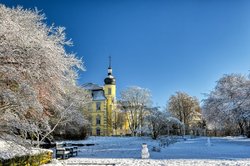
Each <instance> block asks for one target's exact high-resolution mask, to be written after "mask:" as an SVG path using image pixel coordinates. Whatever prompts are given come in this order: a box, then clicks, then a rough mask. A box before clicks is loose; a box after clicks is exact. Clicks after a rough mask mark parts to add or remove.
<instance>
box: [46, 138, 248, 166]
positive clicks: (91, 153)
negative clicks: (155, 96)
mask: <svg viewBox="0 0 250 166" xmlns="http://www.w3.org/2000/svg"><path fill="white" fill-rule="evenodd" d="M207 140H208V138H206V137H200V138H195V139H187V140H186V141H184V140H182V141H180V142H177V143H175V144H171V145H170V146H168V147H165V148H161V151H160V152H153V151H152V148H153V146H159V141H156V140H152V139H151V138H148V137H90V138H89V139H88V140H83V141H78V142H77V143H94V144H96V145H95V146H88V147H86V146H84V147H79V151H80V152H79V155H78V156H77V157H73V158H70V159H67V160H60V161H54V163H52V164H50V165H91V166H92V165H99V166H100V164H101V165H116V166H120V165H121V166H123V165H124V166H125V165H128V166H129V165H130V166H133V165H134V166H139V165H142V166H144V165H145V166H146V165H148V166H149V165H161V166H163V165H243V166H245V165H249V166H250V139H245V138H241V137H236V138H235V137H224V138H211V139H210V140H211V146H208V145H207V143H208V141H207ZM142 143H147V144H148V148H149V151H150V159H147V160H143V159H140V157H141V145H142Z"/></svg>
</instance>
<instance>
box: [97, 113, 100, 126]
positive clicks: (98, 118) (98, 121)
mask: <svg viewBox="0 0 250 166" xmlns="http://www.w3.org/2000/svg"><path fill="white" fill-rule="evenodd" d="M100 124H101V116H100V115H97V117H96V125H100Z"/></svg>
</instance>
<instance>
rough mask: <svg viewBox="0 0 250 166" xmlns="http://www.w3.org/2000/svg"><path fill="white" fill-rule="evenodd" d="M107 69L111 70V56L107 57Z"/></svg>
mask: <svg viewBox="0 0 250 166" xmlns="http://www.w3.org/2000/svg"><path fill="white" fill-rule="evenodd" d="M109 69H111V56H109Z"/></svg>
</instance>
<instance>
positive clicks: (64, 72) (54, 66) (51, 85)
mask: <svg viewBox="0 0 250 166" xmlns="http://www.w3.org/2000/svg"><path fill="white" fill-rule="evenodd" d="M44 20H45V16H44V15H43V14H41V13H40V12H39V11H37V10H26V9H23V8H22V7H17V8H7V7H5V6H4V5H0V84H1V86H0V111H1V112H0V114H1V117H0V118H1V120H0V128H1V131H0V132H6V133H9V134H16V135H18V136H21V137H23V138H37V141H38V142H39V141H40V139H41V138H42V140H44V139H45V137H47V136H48V133H51V131H52V129H53V128H51V126H50V124H49V122H50V119H51V117H53V116H54V115H55V114H56V115H58V114H59V115H61V116H59V117H61V118H59V121H61V120H60V119H63V118H62V117H67V116H69V117H67V119H73V118H70V117H71V116H75V115H76V114H78V113H76V114H75V113H74V111H72V105H73V104H74V102H72V104H67V100H66V99H65V95H66V94H67V93H68V92H67V89H68V87H71V86H72V87H76V86H75V84H74V82H75V80H76V78H77V72H76V70H77V69H84V68H83V65H82V61H81V60H79V59H77V58H76V57H75V55H74V54H69V53H67V52H66V51H65V48H64V47H65V46H70V45H72V42H71V41H70V40H66V35H65V32H64V30H65V28H63V27H55V26H54V25H52V26H48V25H46V24H45V22H44ZM83 99H84V95H83ZM75 117H80V116H75ZM82 120H83V119H82ZM79 121H80V120H79ZM83 121H84V120H83Z"/></svg>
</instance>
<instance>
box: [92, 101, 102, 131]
mask: <svg viewBox="0 0 250 166" xmlns="http://www.w3.org/2000/svg"><path fill="white" fill-rule="evenodd" d="M97 103H100V109H98V108H97ZM90 114H91V135H94V136H97V135H98V133H97V129H100V135H106V134H105V132H106V101H105V100H102V101H93V102H92V103H91V110H90ZM97 117H100V124H97Z"/></svg>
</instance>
